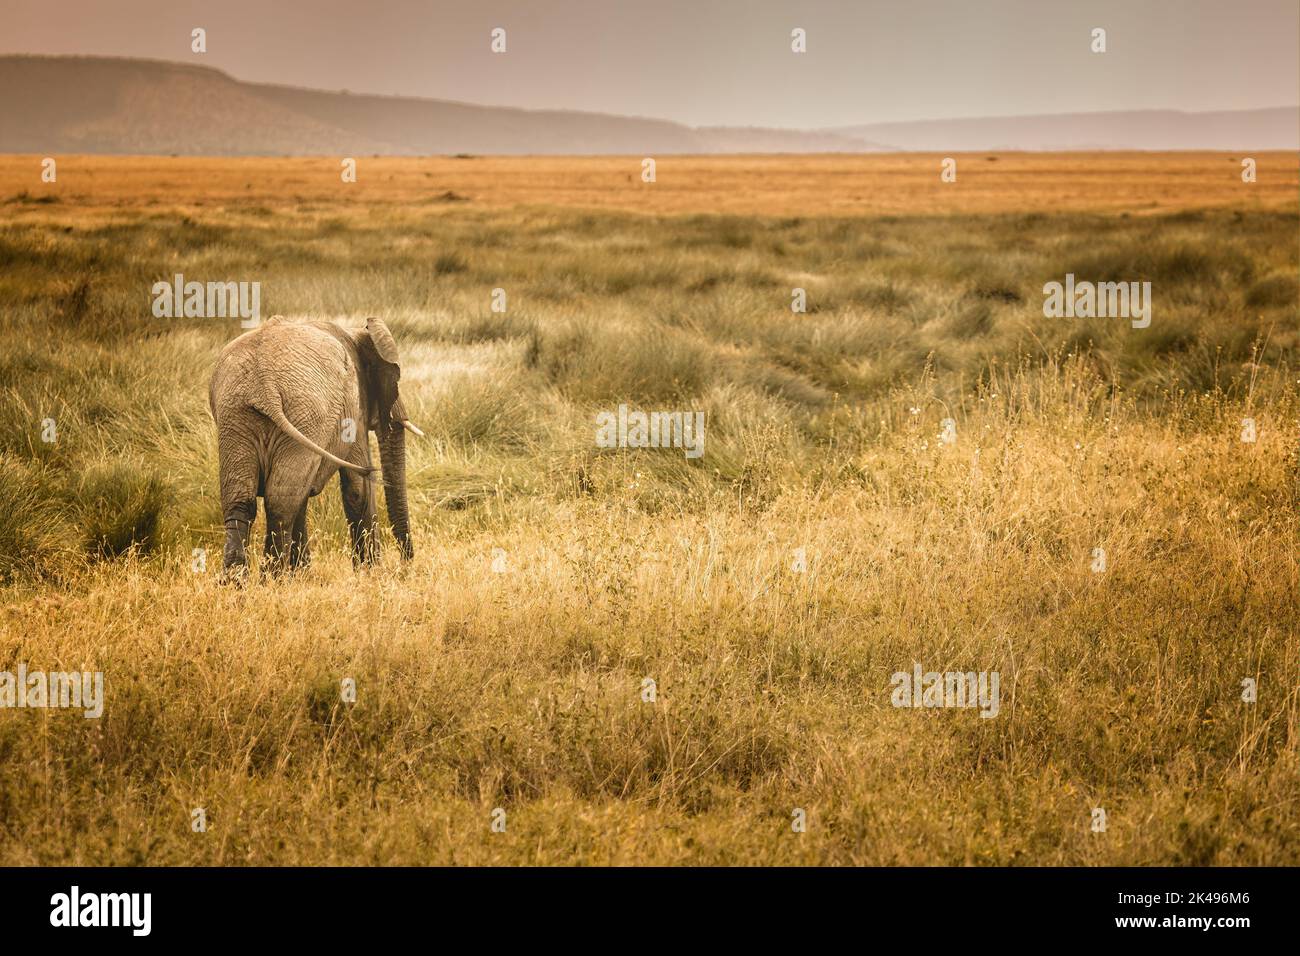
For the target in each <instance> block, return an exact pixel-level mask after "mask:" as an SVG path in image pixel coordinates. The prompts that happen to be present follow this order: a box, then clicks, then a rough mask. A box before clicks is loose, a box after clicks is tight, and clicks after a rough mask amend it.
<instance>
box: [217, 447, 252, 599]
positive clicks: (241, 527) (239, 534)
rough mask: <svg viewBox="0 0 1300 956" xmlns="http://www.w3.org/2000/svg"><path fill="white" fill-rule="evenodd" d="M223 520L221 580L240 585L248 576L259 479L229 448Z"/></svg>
mask: <svg viewBox="0 0 1300 956" xmlns="http://www.w3.org/2000/svg"><path fill="white" fill-rule="evenodd" d="M221 451H222V454H221V456H220V465H219V472H220V482H221V518H222V523H223V524H224V525H225V529H226V540H225V546H224V547H223V549H222V555H221V580H222V581H231V582H241V581H243V580H244V579H245V578H246V577H247V575H248V539H249V538H250V537H251V536H252V531H253V521H254V519H256V518H257V476H256V473H255V466H250V465H248V464H247V463H246V462H244V461H243V460H242V459H241V458H239V457H238V456H237V455H235V454H234V453H233V451H232V450H230V449H227V448H222V449H221Z"/></svg>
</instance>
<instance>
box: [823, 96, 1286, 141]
mask: <svg viewBox="0 0 1300 956" xmlns="http://www.w3.org/2000/svg"><path fill="white" fill-rule="evenodd" d="M830 132H834V133H838V134H840V135H843V136H849V137H852V138H855V139H872V140H876V139H878V140H883V141H885V142H888V143H890V144H892V145H893V146H895V147H896V148H898V149H904V150H915V151H921V152H938V151H943V150H950V151H952V152H962V151H968V150H998V149H1018V150H1072V149H1073V150H1086V149H1148V150H1169V149H1210V150H1237V149H1256V150H1265V149H1300V106H1281V107H1273V108H1268V109H1257V110H1218V111H1212V112H1203V113H1186V112H1183V111H1181V110H1125V111H1116V112H1106V113H1060V114H1047V115H1041V116H1004V117H981V118H979V119H950V120H919V121H910V122H906V123H867V124H864V125H859V126H841V127H837V128H835V129H833V130H830Z"/></svg>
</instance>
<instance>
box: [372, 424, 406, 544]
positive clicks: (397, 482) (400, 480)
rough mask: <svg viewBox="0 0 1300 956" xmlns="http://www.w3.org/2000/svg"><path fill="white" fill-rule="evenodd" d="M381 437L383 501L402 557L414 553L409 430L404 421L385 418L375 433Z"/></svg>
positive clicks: (380, 454)
mask: <svg viewBox="0 0 1300 956" xmlns="http://www.w3.org/2000/svg"><path fill="white" fill-rule="evenodd" d="M376 437H377V438H378V441H379V463H380V465H381V466H382V467H383V470H384V501H385V502H386V503H387V507H388V520H389V522H390V523H391V524H392V526H393V537H394V538H396V539H397V546H398V547H399V548H401V550H402V557H403V558H409V557H411V555H412V553H413V551H412V549H411V514H410V511H409V509H408V508H407V503H406V431H405V430H404V429H403V428H402V424H401V422H398V421H392V420H389V421H386V422H384V423H383V425H382V426H381V428H380V430H379V434H378V435H377V436H376Z"/></svg>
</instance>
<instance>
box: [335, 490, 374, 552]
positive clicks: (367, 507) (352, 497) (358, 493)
mask: <svg viewBox="0 0 1300 956" xmlns="http://www.w3.org/2000/svg"><path fill="white" fill-rule="evenodd" d="M339 486H340V488H341V489H342V491H343V513H344V514H346V515H347V517H348V534H349V535H350V536H351V538H352V563H353V564H373V563H374V562H375V561H376V560H377V559H378V558H379V542H378V541H377V540H376V538H375V485H374V482H372V481H371V480H370V479H369V478H366V477H364V476H362V475H356V474H353V473H352V472H350V471H348V470H346V469H341V470H340V471H339Z"/></svg>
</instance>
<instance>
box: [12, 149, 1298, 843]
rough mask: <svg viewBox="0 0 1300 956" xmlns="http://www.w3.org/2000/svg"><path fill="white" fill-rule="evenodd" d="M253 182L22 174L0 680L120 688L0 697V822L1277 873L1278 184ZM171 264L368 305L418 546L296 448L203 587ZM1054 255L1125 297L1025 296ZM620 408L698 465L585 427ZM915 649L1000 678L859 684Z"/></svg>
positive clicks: (281, 306)
mask: <svg viewBox="0 0 1300 956" xmlns="http://www.w3.org/2000/svg"><path fill="white" fill-rule="evenodd" d="M269 165H271V164H269ZM269 165H268V168H269ZM271 201H272V200H268V199H266V198H265V197H264V198H261V199H258V200H256V201H253V200H250V201H249V202H246V203H240V202H238V201H234V200H230V201H225V200H223V201H222V203H221V204H220V205H219V206H218V207H214V208H212V209H210V210H208V211H207V212H205V213H203V214H201V215H199V216H197V217H195V218H192V219H190V220H188V221H186V220H179V219H176V218H175V217H173V216H171V215H169V214H167V213H166V212H161V211H156V210H155V211H151V210H150V209H149V208H148V207H147V206H145V205H144V204H143V203H141V202H132V203H130V204H128V205H124V206H122V207H121V208H118V209H117V210H116V211H112V210H111V209H110V208H109V207H99V208H97V209H96V210H93V211H92V212H87V211H86V210H81V209H79V208H78V207H77V206H76V205H75V204H74V203H71V202H57V203H33V202H29V201H27V200H21V199H13V200H11V203H10V207H9V208H16V209H18V210H19V213H18V214H16V215H15V216H14V217H12V218H11V220H10V221H9V222H8V224H6V225H5V226H4V227H3V228H2V229H0V265H2V266H3V269H2V270H0V298H3V301H5V302H6V303H8V305H7V307H6V308H5V310H4V311H3V314H0V383H3V385H2V387H0V577H2V578H3V580H4V584H3V588H4V590H3V594H4V600H5V603H6V614H5V616H4V619H3V623H0V670H3V669H6V668H9V669H12V668H13V667H16V665H17V664H18V663H19V662H25V663H26V664H28V666H29V667H32V668H37V667H40V668H45V669H49V670H55V669H72V670H80V669H83V668H85V669H91V670H101V671H103V672H104V674H105V682H106V689H107V704H106V708H105V714H104V716H103V718H102V719H99V720H86V719H84V718H82V717H81V716H80V715H78V714H72V713H67V712H59V711H47V712H41V711H0V759H3V761H4V764H5V766H6V767H7V768H8V772H6V773H5V774H4V775H3V777H0V862H4V863H19V864H21V863H37V862H39V863H56V862H79V863H114V864H123V863H144V862H151V863H163V864H171V863H223V864H240V863H524V862H526V863H543V864H546V863H575V862H577V863H685V862H690V863H729V864H732V863H913V864H947V863H1027V864H1051V863H1071V864H1090V863H1115V864H1159V863H1188V864H1207V863H1266V864H1279V863H1295V862H1297V851H1296V847H1297V846H1300V841H1298V840H1297V836H1298V835H1300V833H1298V829H1300V813H1298V812H1297V804H1296V800H1297V798H1296V789H1295V780H1296V772H1297V769H1300V768H1297V730H1298V729H1300V728H1298V726H1297V687H1298V686H1300V680H1298V679H1300V674H1298V673H1297V664H1296V661H1297V650H1300V648H1298V647H1297V641H1296V634H1297V633H1300V614H1298V612H1297V610H1296V606H1297V602H1296V601H1295V594H1296V593H1297V589H1298V588H1300V570H1298V568H1297V560H1296V556H1295V555H1296V542H1297V532H1298V531H1300V527H1297V519H1296V506H1297V503H1298V502H1297V495H1296V467H1297V462H1296V454H1295V451H1296V442H1295V436H1296V426H1297V415H1298V413H1300V393H1298V390H1297V378H1296V362H1295V350H1296V347H1297V340H1296V333H1297V322H1296V320H1297V295H1298V293H1297V290H1296V281H1295V275H1296V271H1297V261H1296V256H1297V249H1296V245H1295V235H1296V232H1297V228H1300V220H1298V218H1297V216H1296V214H1295V212H1294V211H1276V210H1273V211H1270V210H1267V209H1262V210H1251V209H1245V208H1228V209H1218V210H1216V209H1204V210H1196V209H1193V210H1183V211H1180V212H1177V213H1174V214H1170V215H1156V216H1144V217H1136V216H1134V217H1128V218H1125V217H1122V216H1109V215H1102V214H1100V213H1060V214H1053V213H1046V212H1044V213H1040V214H1034V215H1022V214H989V215H982V214H981V215H976V214H969V215H965V214H963V215H943V216H927V215H913V216H904V217H894V218H879V217H864V218H824V217H803V218H793V217H788V216H787V217H780V216H717V215H662V216H639V215H634V214H631V213H624V212H616V211H606V212H599V213H597V212H590V211H585V210H580V209H566V208H562V207H548V208H545V209H538V208H519V207H508V208H500V209H497V208H483V207H482V206H481V205H480V204H478V203H476V202H474V201H472V200H471V201H470V202H467V203H447V204H444V206H443V207H440V208H436V209H434V208H429V207H425V206H410V205H407V204H404V203H402V202H400V201H396V200H394V201H392V202H387V201H380V200H376V201H375V202H374V203H372V204H370V205H361V206H358V205H356V204H354V203H352V201H351V200H348V201H347V202H343V201H339V202H337V203H334V204H330V203H328V202H326V201H324V200H320V201H319V202H318V204H316V205H314V206H313V207H312V208H306V209H304V208H300V206H299V204H298V203H297V201H296V200H294V199H293V198H292V197H291V196H286V197H284V198H283V199H282V200H281V201H280V202H279V203H277V204H274V205H271V206H263V205H261V204H262V203H265V202H271ZM176 271H180V272H183V273H184V274H185V275H186V276H187V277H191V278H197V279H208V278H212V279H236V280H250V281H253V280H256V281H261V282H262V283H263V306H264V311H265V312H266V313H268V314H269V313H271V312H283V313H286V314H299V315H312V316H320V317H329V318H338V319H340V320H342V321H348V322H359V321H360V320H362V319H364V317H365V316H366V315H371V314H374V315H380V316H382V317H384V318H385V319H386V320H387V321H388V322H389V324H390V326H391V327H392V328H393V329H394V331H395V334H396V337H397V340H398V343H399V347H400V348H401V350H402V352H403V357H404V363H405V364H404V370H403V378H402V385H403V389H404V390H405V393H406V395H407V403H408V406H409V407H410V408H411V410H412V411H413V413H414V417H415V418H416V420H417V421H418V422H419V423H420V424H421V425H422V426H423V427H424V429H425V431H426V432H427V437H426V439H425V440H424V441H423V442H420V443H417V444H416V445H415V446H414V448H413V450H412V451H413V458H412V463H411V465H412V467H411V485H412V492H413V508H414V512H415V516H416V521H415V525H416V558H415V560H414V561H413V562H411V563H409V564H401V563H400V562H398V561H397V560H396V557H395V555H394V554H393V553H392V549H391V548H390V549H389V550H388V552H387V553H386V555H385V559H384V561H383V563H382V564H381V566H380V567H378V568H375V569H373V570H371V571H367V572H362V573H358V572H355V571H353V569H352V567H351V564H350V561H349V560H348V557H347V553H346V552H347V545H346V540H347V535H346V528H345V524H344V521H343V516H342V508H341V506H340V504H339V502H338V496H337V492H336V491H334V490H333V489H332V488H331V489H329V490H328V491H327V492H326V493H325V494H324V495H322V496H321V498H320V499H318V500H317V501H316V502H314V503H313V505H312V508H311V512H310V517H309V521H310V525H311V529H312V533H313V547H314V562H313V564H312V566H311V567H310V568H309V569H308V570H306V571H304V572H302V573H299V574H297V575H295V576H293V577H291V578H288V579H285V580H279V581H269V580H259V581H258V582H257V583H255V584H254V585H253V586H251V587H249V588H247V589H245V590H232V589H225V588H222V587H220V586H218V585H217V584H216V582H215V574H214V573H213V572H214V571H215V561H216V560H217V556H218V555H219V550H220V540H221V532H220V515H219V513H218V506H217V501H216V481H215V471H216V458H215V446H214V436H213V428H212V424H211V421H210V419H209V416H208V413H207V408H206V401H207V399H206V377H207V374H208V371H209V369H210V366H211V362H212V360H213V358H214V356H215V354H216V352H217V350H218V349H219V347H220V345H221V343H222V342H224V341H225V340H227V339H228V338H230V337H232V336H233V335H235V334H237V332H238V329H237V324H236V323H233V322H228V323H222V322H220V321H204V320H176V321H168V320H156V319H153V318H152V317H150V316H149V312H148V302H149V299H148V290H149V287H150V285H151V284H152V282H154V281H156V280H157V279H159V278H164V277H167V276H169V275H171V274H172V273H173V272H176ZM1066 271H1074V272H1076V273H1078V274H1079V275H1080V277H1081V278H1091V279H1097V280H1100V279H1106V278H1111V277H1116V278H1128V279H1149V280H1150V281H1152V282H1153V286H1154V291H1155V295H1156V300H1155V313H1154V316H1153V321H1152V325H1151V327H1150V328H1149V329H1146V330H1134V329H1131V328H1130V327H1129V326H1128V324H1127V323H1125V322H1123V321H1122V320H1104V321H1103V320H1092V321H1087V320H1078V321H1074V320H1048V319H1044V318H1043V317H1042V293H1041V287H1042V284H1043V283H1044V282H1046V281H1049V280H1052V279H1060V278H1061V277H1062V276H1063V274H1064V273H1065V272H1066ZM794 286H799V287H803V288H805V289H806V290H807V291H808V301H809V312H808V313H807V314H805V315H794V314H792V313H791V312H790V308H789V303H790V290H791V288H792V287H794ZM496 287H500V288H504V289H506V290H507V293H508V295H509V309H508V312H507V313H506V314H505V315H500V314H496V313H492V312H491V311H490V310H489V301H490V292H491V289H493V288H496ZM620 401H626V402H628V403H630V404H632V405H633V406H636V407H642V408H667V409H683V410H687V409H697V408H698V409H701V410H704V411H705V412H706V413H707V432H706V443H705V454H704V456H703V457H702V458H701V459H699V460H696V461H690V460H687V459H686V458H685V456H684V455H683V454H682V452H681V450H660V451H628V450H613V451H611V450H604V449H600V448H597V447H596V445H595V442H594V440H593V439H594V426H593V420H594V414H595V413H596V412H597V411H599V410H605V409H612V408H613V407H615V406H616V405H617V404H618V403H619V402H620ZM47 418H52V419H53V420H54V421H55V423H56V425H57V435H58V438H57V441H55V442H53V443H47V442H44V441H42V440H41V431H42V422H43V421H44V420H45V419H47ZM947 418H951V419H953V421H954V423H955V429H956V440H955V442H953V443H951V444H949V443H945V442H944V441H942V440H941V439H940V432H941V425H940V423H941V421H942V420H943V419H947ZM1246 418H1250V419H1253V420H1254V421H1255V422H1256V427H1257V435H1258V439H1257V441H1255V442H1253V443H1245V442H1242V441H1241V438H1240V435H1241V430H1242V420H1243V419H1246ZM255 540H257V537H256V535H255ZM195 548H206V549H207V553H208V555H209V564H208V567H207V571H206V572H205V573H195V572H194V571H193V569H192V553H193V550H194V549H195ZM1097 548H1101V549H1104V551H1105V553H1106V557H1107V563H1106V570H1105V571H1104V572H1101V573H1098V572H1095V571H1094V570H1093V562H1094V558H1093V555H1094V549H1097ZM497 549H501V551H502V552H504V569H505V570H504V571H498V570H494V567H493V562H494V556H497V557H498V560H497V564H496V567H497V568H501V567H502V566H503V565H502V563H501V560H500V558H499V555H500V553H501V552H498V551H497ZM796 549H803V554H804V555H805V556H806V560H807V570H806V571H805V572H802V573H800V572H797V571H795V570H793V569H792V562H793V557H794V552H795V550H796ZM914 661H919V662H921V663H922V664H923V665H924V667H925V668H926V669H927V670H937V671H942V670H949V669H952V670H958V669H960V670H963V671H965V670H996V671H998V672H999V673H1000V674H1001V677H1002V700H1001V711H1000V713H999V716H998V717H997V718H996V719H992V720H983V719H980V718H979V716H978V713H977V712H976V711H950V710H930V711H914V710H906V709H896V708H894V707H892V706H891V705H890V690H891V687H890V678H891V675H892V674H893V673H894V672H895V671H899V670H910V669H911V667H912V664H913V662H914ZM345 678H350V679H352V680H354V681H355V682H356V685H357V700H356V703H355V704H346V703H344V702H343V701H342V700H341V699H340V683H341V681H343V680H344V679H345ZM647 678H650V679H653V680H654V681H655V684H656V699H655V701H654V702H653V703H648V702H646V701H645V700H644V698H643V682H644V681H645V680H646V679H647ZM1246 678H1252V679H1254V680H1255V681H1256V682H1257V684H1258V688H1259V694H1258V700H1257V702H1255V703H1253V704H1248V703H1245V702H1243V701H1242V699H1241V696H1242V681H1243V680H1244V679H1246ZM197 807H203V808H204V809H205V810H206V812H207V817H208V821H209V828H208V831H207V832H206V833H202V834H199V833H194V832H192V830H191V827H190V821H191V816H190V814H191V811H192V810H193V809H194V808H197ZM498 807H499V808H503V809H504V810H505V811H506V814H507V821H508V822H507V827H506V831H505V832H504V833H495V832H492V830H491V828H490V823H491V813H492V811H493V810H494V809H495V808H498ZM1095 807H1101V808H1104V809H1105V810H1106V813H1107V821H1108V827H1107V830H1106V832H1105V833H1094V832H1092V830H1091V828H1090V825H1091V822H1092V816H1091V815H1092V810H1093V808H1095ZM796 808H802V809H803V810H805V811H806V813H807V816H808V821H809V826H808V829H807V832H806V833H796V832H793V831H792V829H791V821H792V813H793V811H794V810H795V809H796Z"/></svg>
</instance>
